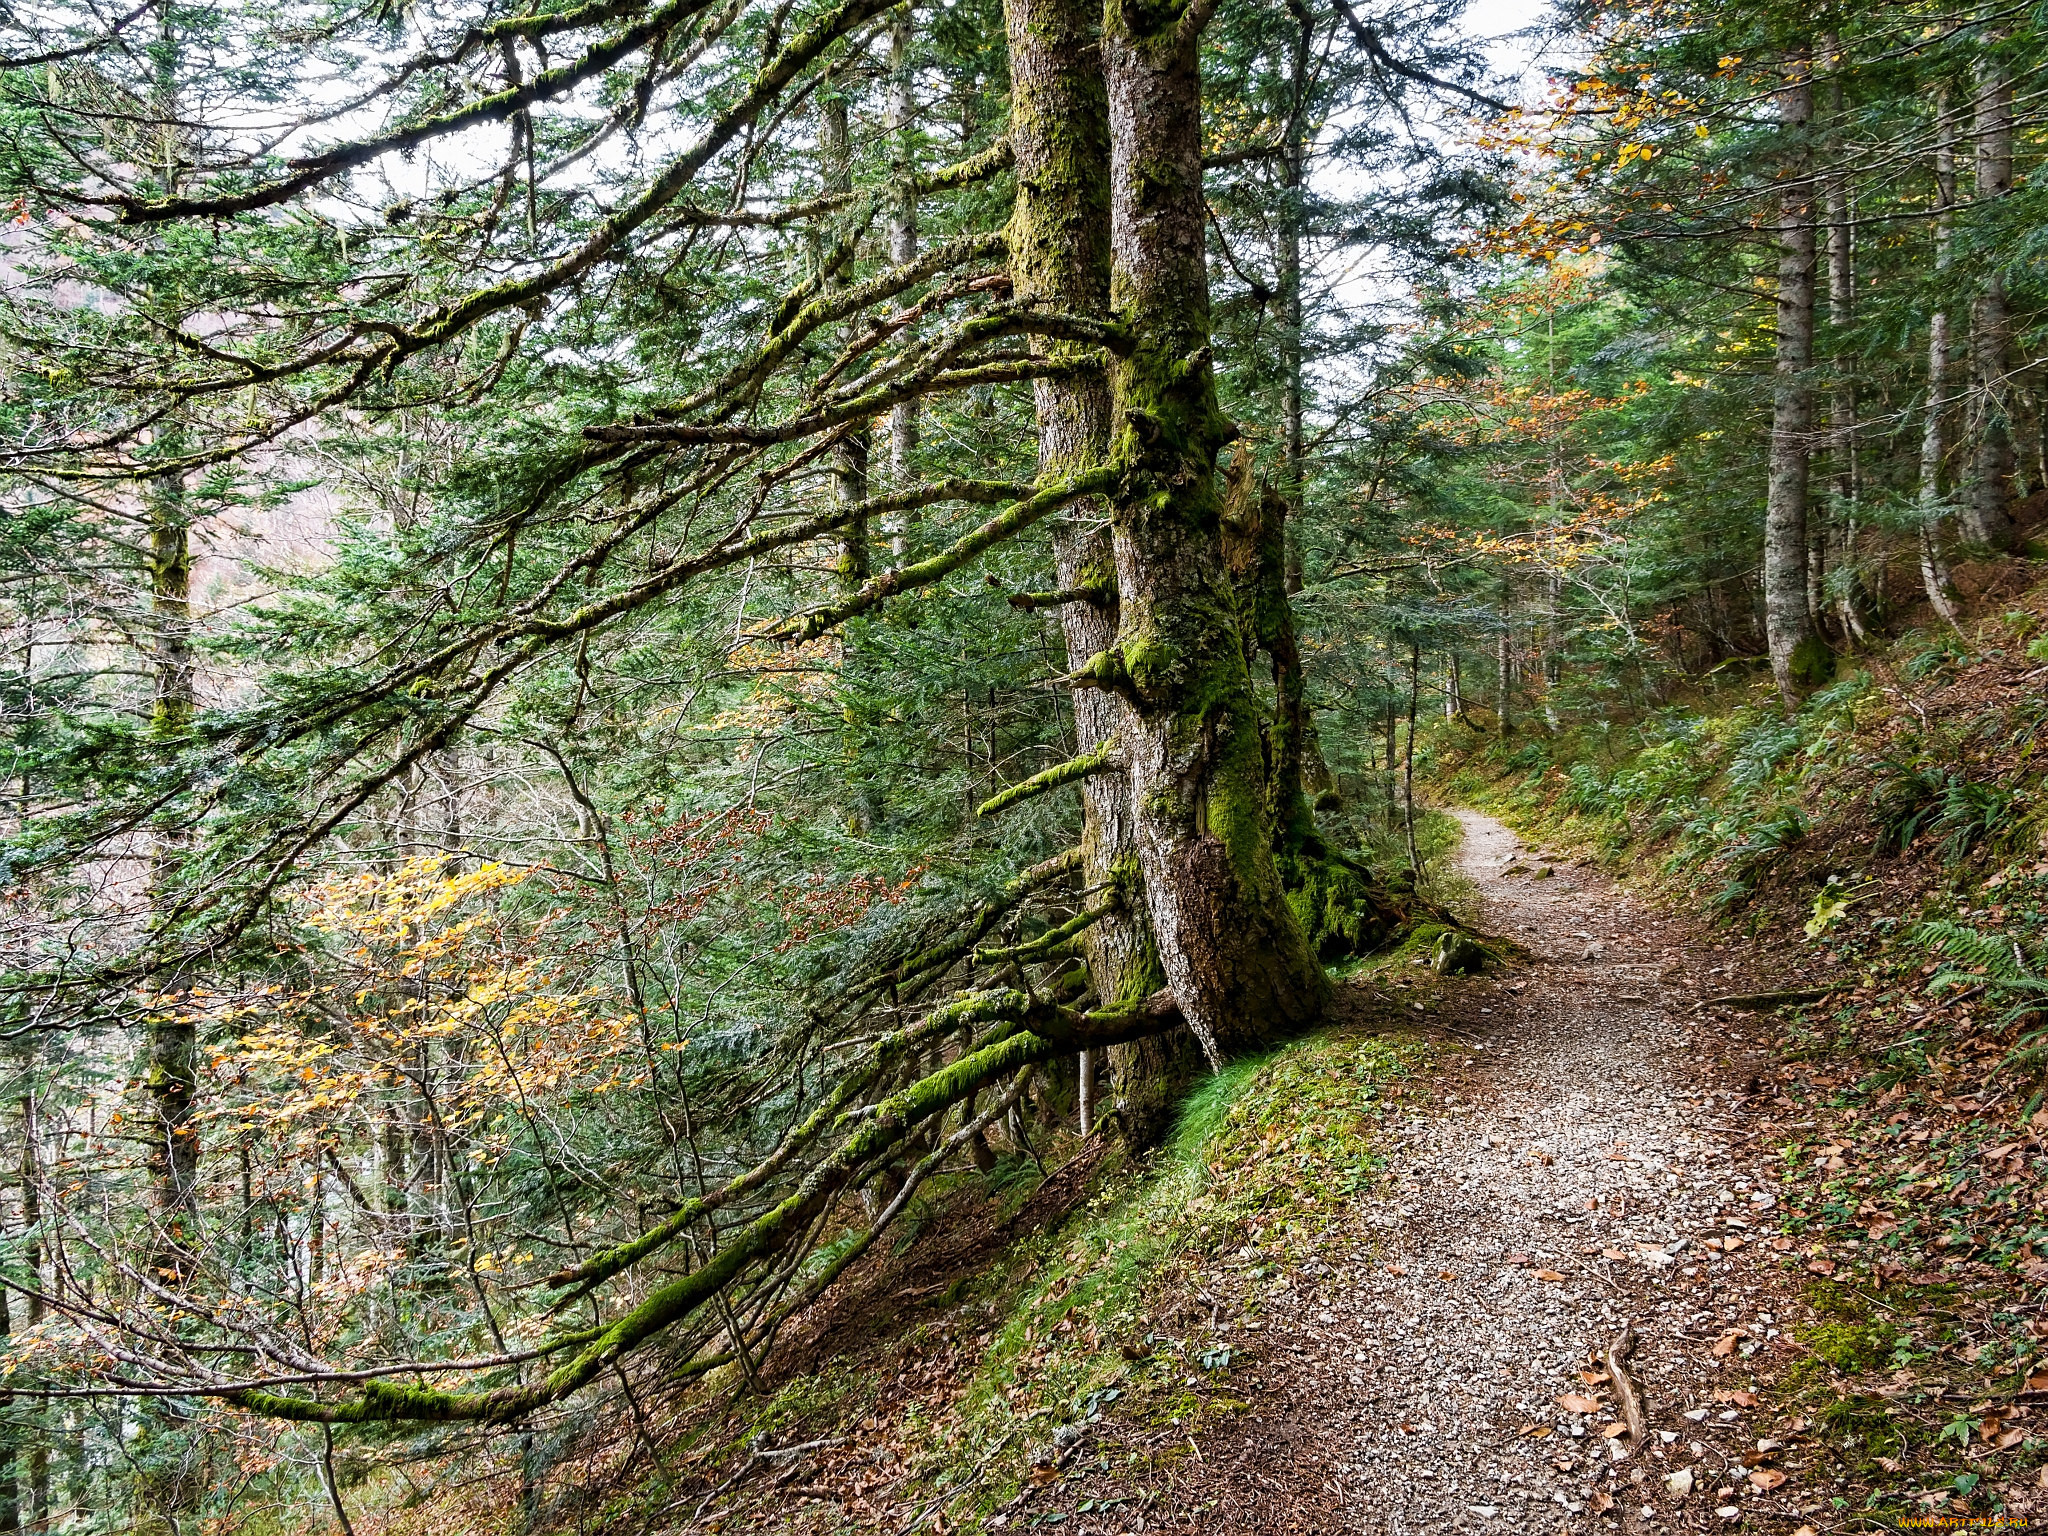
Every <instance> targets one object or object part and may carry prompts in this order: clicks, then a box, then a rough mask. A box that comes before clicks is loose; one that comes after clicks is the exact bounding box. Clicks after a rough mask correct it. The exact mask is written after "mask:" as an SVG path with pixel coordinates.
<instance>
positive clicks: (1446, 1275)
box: [1436, 1269, 1458, 1280]
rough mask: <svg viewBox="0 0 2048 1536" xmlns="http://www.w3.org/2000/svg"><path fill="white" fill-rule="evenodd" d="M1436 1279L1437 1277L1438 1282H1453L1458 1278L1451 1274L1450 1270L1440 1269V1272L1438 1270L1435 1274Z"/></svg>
mask: <svg viewBox="0 0 2048 1536" xmlns="http://www.w3.org/2000/svg"><path fill="white" fill-rule="evenodd" d="M1436 1277H1437V1279H1439V1280H1455V1279H1457V1278H1458V1277H1457V1275H1456V1274H1454V1273H1453V1272H1451V1271H1450V1270H1448V1269H1440V1270H1438V1271H1437V1272H1436Z"/></svg>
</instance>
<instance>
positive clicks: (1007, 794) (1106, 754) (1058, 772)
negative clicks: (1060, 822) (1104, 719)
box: [974, 736, 1117, 816]
mask: <svg viewBox="0 0 2048 1536" xmlns="http://www.w3.org/2000/svg"><path fill="white" fill-rule="evenodd" d="M1116 764H1117V757H1116V738H1115V737H1114V736H1112V737H1110V738H1109V740H1107V741H1105V742H1103V743H1102V745H1101V746H1099V747H1097V748H1096V749H1095V750H1094V751H1093V752H1084V753H1082V754H1081V755H1080V756H1079V757H1073V758H1069V759H1068V760H1067V761H1066V762H1064V763H1055V764H1054V765H1053V766H1052V767H1050V768H1047V769H1045V770H1044V771H1043V772H1040V773H1034V774H1033V775H1031V777H1030V778H1028V779H1026V780H1025V781H1024V782H1023V783H1021V784H1012V785H1011V786H1010V787H1009V788H1008V789H1006V790H1004V791H1003V792H1002V793H1001V794H999V795H996V796H994V797H992V798H990V799H987V800H984V801H982V803H981V805H980V808H979V809H977V810H976V811H975V813H974V814H975V815H977V816H993V815H995V814H996V813H997V812H998V811H1007V810H1008V809H1009V808H1010V807H1011V806H1013V805H1017V804H1020V803H1021V802H1023V801H1026V800H1033V799H1036V798H1037V797H1038V796H1040V795H1042V794H1044V793H1046V791H1048V790H1053V789H1058V788H1059V787H1060V786H1061V785H1062V784H1076V783H1079V782H1080V781H1081V780H1082V779H1085V778H1087V777H1088V776H1089V775H1090V774H1093V773H1105V772H1107V771H1108V770H1110V769H1112V768H1114V767H1115V766H1116Z"/></svg>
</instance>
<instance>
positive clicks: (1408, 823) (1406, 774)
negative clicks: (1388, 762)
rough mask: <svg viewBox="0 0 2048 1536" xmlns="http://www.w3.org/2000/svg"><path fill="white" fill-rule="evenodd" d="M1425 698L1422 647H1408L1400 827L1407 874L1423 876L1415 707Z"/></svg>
mask: <svg viewBox="0 0 2048 1536" xmlns="http://www.w3.org/2000/svg"><path fill="white" fill-rule="evenodd" d="M1421 697H1422V645H1421V642H1420V641H1410V642H1409V645H1408V749H1407V751H1406V752H1404V753H1403V754H1402V756H1401V826H1402V830H1403V831H1405V832H1406V833H1407V835H1408V871H1409V873H1410V874H1412V875H1414V876H1416V877H1417V878H1418V879H1419V878H1421V875H1422V854H1421V852H1420V851H1419V850H1418V849H1417V848H1416V846H1415V707H1416V704H1417V703H1418V702H1419V701H1420V699H1421Z"/></svg>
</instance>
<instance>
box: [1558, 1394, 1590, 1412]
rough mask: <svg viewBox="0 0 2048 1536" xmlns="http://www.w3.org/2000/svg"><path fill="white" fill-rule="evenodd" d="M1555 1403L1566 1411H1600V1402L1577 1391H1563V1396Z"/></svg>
mask: <svg viewBox="0 0 2048 1536" xmlns="http://www.w3.org/2000/svg"><path fill="white" fill-rule="evenodd" d="M1557 1405H1558V1407H1560V1408H1562V1409H1564V1410H1565V1411H1566V1412H1567V1413H1598V1412H1599V1411H1600V1404H1599V1403H1598V1402H1597V1401H1595V1400H1594V1399H1593V1398H1590V1397H1584V1396H1582V1395H1580V1394H1579V1393H1577V1392H1567V1393H1565V1395H1564V1396H1563V1397H1560V1398H1559V1399H1558V1400H1557Z"/></svg>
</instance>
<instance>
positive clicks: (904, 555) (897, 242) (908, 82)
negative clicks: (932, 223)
mask: <svg viewBox="0 0 2048 1536" xmlns="http://www.w3.org/2000/svg"><path fill="white" fill-rule="evenodd" d="M910 45H911V8H910V7H909V6H908V5H906V6H904V7H903V8H902V9H901V10H899V11H897V12H896V14H895V16H894V17H893V18H892V19H891V20H890V23H889V150H890V170H891V174H892V176H893V178H894V180H895V183H896V186H895V189H894V194H893V196H894V200H895V201H894V206H893V207H892V208H891V209H890V213H889V260H890V261H892V262H894V263H895V264H896V265H898V266H902V265H903V264H904V263H906V262H909V261H913V260H915V259H916V257H917V192H916V190H915V189H914V188H913V187H912V185H911V177H912V176H913V175H914V174H915V173H916V170H917V167H916V165H915V164H914V159H913V155H912V153H911V148H912V142H911V125H912V124H913V122H914V121H915V119H916V112H917V103H916V101H915V99H914V94H913V89H914V85H915V80H914V77H913V74H912V70H911V62H910ZM917 411H918V402H917V401H915V400H904V401H901V402H899V403H898V404H897V405H895V406H892V407H891V408H890V411H889V484H890V485H891V486H892V487H895V488H897V489H901V488H903V487H904V486H908V485H912V484H915V483H916V480H917V471H916V469H915V468H914V467H913V465H912V463H911V459H912V456H913V455H914V454H915V453H916V451H917V425H918V422H917ZM916 528H917V514H916V513H915V512H911V511H906V512H901V513H898V514H897V517H896V524H895V527H894V528H892V529H891V530H890V538H889V546H890V549H891V551H892V553H893V554H894V555H895V557H896V563H897V564H898V565H903V564H906V563H907V562H909V561H910V560H912V559H914V558H916V555H915V551H914V550H913V548H912V546H913V545H914V544H915V542H916Z"/></svg>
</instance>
